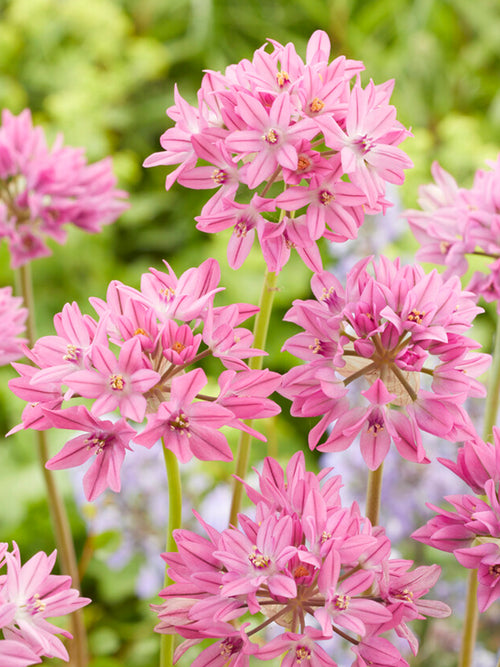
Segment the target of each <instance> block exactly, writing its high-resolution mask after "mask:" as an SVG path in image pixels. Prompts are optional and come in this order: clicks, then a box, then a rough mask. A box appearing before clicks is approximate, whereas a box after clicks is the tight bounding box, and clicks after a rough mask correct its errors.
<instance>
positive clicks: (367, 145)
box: [144, 30, 412, 271]
mask: <svg viewBox="0 0 500 667" xmlns="http://www.w3.org/2000/svg"><path fill="white" fill-rule="evenodd" d="M269 44H270V46H271V48H272V51H271V53H268V52H267V51H266V45H264V46H262V47H261V48H259V49H258V50H257V51H256V52H255V54H254V56H253V59H252V61H249V60H242V61H240V62H239V63H237V64H236V65H231V66H230V67H228V68H227V69H226V71H225V73H224V74H221V73H220V72H214V71H208V72H207V73H206V74H205V76H204V77H203V80H202V84H201V88H200V90H199V92H198V105H197V106H191V105H190V104H188V103H187V102H186V101H185V100H184V99H183V98H182V97H181V95H180V94H179V92H178V91H177V89H176V91H175V104H174V106H173V107H170V108H169V109H168V110H167V113H168V115H169V116H170V118H171V119H172V120H173V121H174V122H175V126H174V127H172V128H170V129H168V130H166V132H165V133H164V134H163V135H162V137H161V145H162V147H163V149H164V150H163V151H161V152H158V153H155V154H153V155H151V156H150V157H148V158H147V159H146V161H145V162H144V165H145V166H147V167H150V166H155V165H178V166H177V167H176V168H175V169H174V170H173V171H172V172H171V173H170V174H169V175H168V176H167V180H166V187H167V189H168V188H170V187H171V185H172V184H173V183H174V182H175V181H176V180H177V181H178V182H179V183H180V184H182V185H184V186H185V187H189V188H194V189H215V190H216V192H215V194H214V195H213V196H212V197H211V199H210V200H209V201H208V202H207V204H206V205H205V206H204V208H203V210H202V212H201V215H200V216H198V217H197V218H196V220H197V223H198V224H197V228H198V229H200V230H202V231H204V232H210V233H213V232H219V231H221V230H224V229H229V228H232V229H233V232H232V236H231V239H230V241H229V246H228V261H229V264H230V265H231V266H232V267H233V268H235V269H237V268H239V267H240V266H241V265H242V264H243V262H244V260H245V259H246V257H247V255H248V253H249V252H250V248H251V246H252V244H253V241H254V238H255V236H256V235H257V237H258V240H259V242H260V245H261V247H262V252H263V255H264V259H265V261H266V264H267V267H268V269H269V270H270V271H279V270H281V268H282V267H283V266H284V265H285V264H286V262H287V261H288V258H289V256H290V248H293V247H294V248H296V250H297V252H298V253H299V254H300V256H301V257H302V259H303V261H304V262H305V263H306V264H307V266H308V267H309V268H311V269H312V270H313V271H320V270H321V269H322V265H321V257H320V254H319V251H318V248H317V245H316V241H317V240H318V239H320V238H321V237H325V238H327V239H329V240H331V241H335V242H340V241H345V240H347V239H352V238H355V237H356V236H357V230H358V228H359V227H360V225H361V224H362V222H363V219H364V215H365V213H377V212H379V211H382V210H385V208H386V207H387V206H389V205H390V203H389V202H388V201H387V200H386V199H385V198H384V194H385V187H386V182H389V183H396V184H400V183H402V182H403V180H404V173H403V172H404V169H407V168H409V167H411V166H412V162H411V160H410V159H409V158H408V156H407V155H406V154H405V153H404V152H403V151H402V150H401V149H400V148H398V147H397V146H398V144H400V143H401V142H402V141H403V139H404V138H405V137H407V136H408V135H409V134H410V133H409V132H408V131H407V130H406V129H405V128H404V127H403V126H402V125H401V123H399V122H398V121H397V120H396V109H395V107H394V106H392V105H391V104H389V99H390V96H391V92H392V88H393V82H392V81H387V82H386V83H384V84H382V85H375V84H374V83H373V82H372V81H370V83H369V84H368V85H367V86H366V87H365V88H363V87H362V86H361V82H360V78H359V73H360V72H361V71H362V70H363V69H364V65H363V63H361V62H359V61H354V60H348V59H346V58H345V57H343V56H341V57H338V58H335V59H334V60H333V61H332V62H330V63H329V58H330V40H329V38H328V35H327V34H326V33H325V32H323V31H321V30H318V31H316V32H315V33H314V34H313V35H312V37H311V38H310V40H309V43H308V46H307V56H306V62H304V61H303V60H302V58H300V56H298V55H297V53H296V51H295V48H294V46H293V44H291V43H289V44H286V46H283V45H281V44H279V43H278V42H275V41H274V40H270V41H269ZM200 163H202V164H200ZM207 163H208V164H207ZM259 186H262V187H261V191H260V193H259V194H257V193H256V189H257V188H258V187H259Z"/></svg>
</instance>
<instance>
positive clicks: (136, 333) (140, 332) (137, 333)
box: [134, 327, 147, 336]
mask: <svg viewBox="0 0 500 667" xmlns="http://www.w3.org/2000/svg"><path fill="white" fill-rule="evenodd" d="M134 336H147V333H146V332H145V331H144V329H141V327H139V328H138V329H136V330H135V331H134Z"/></svg>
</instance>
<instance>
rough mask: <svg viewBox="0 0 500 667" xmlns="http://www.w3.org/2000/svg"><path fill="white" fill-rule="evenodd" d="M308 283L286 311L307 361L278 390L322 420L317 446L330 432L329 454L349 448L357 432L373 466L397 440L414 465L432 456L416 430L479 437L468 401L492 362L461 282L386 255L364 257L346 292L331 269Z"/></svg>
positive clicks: (292, 342) (314, 433) (312, 440)
mask: <svg viewBox="0 0 500 667" xmlns="http://www.w3.org/2000/svg"><path fill="white" fill-rule="evenodd" d="M311 289H312V291H313V293H314V295H315V297H316V299H314V300H313V299H311V300H307V301H300V300H298V301H294V304H293V307H292V308H291V309H290V310H289V311H288V313H287V314H286V316H285V319H286V320H288V321H290V322H294V323H295V324H298V325H299V326H301V327H302V328H303V329H304V332H303V333H298V334H296V335H294V336H292V337H291V338H290V339H289V340H288V341H287V342H286V343H285V346H284V349H285V350H287V351H289V352H291V353H292V354H294V355H295V356H297V357H299V358H301V359H303V360H304V361H305V362H306V363H305V364H303V365H300V366H295V367H294V368H292V369H291V370H290V371H288V373H287V374H286V375H285V377H284V379H283V385H282V388H281V392H282V393H283V394H284V395H285V396H287V397H288V398H290V399H292V401H293V403H292V414H293V415H295V416H302V417H318V416H319V417H321V419H320V420H319V422H318V424H317V425H316V426H314V428H312V429H311V431H310V433H309V446H310V447H311V448H314V447H316V446H318V443H319V441H320V439H321V437H322V436H323V434H325V432H327V436H326V440H325V441H324V442H323V443H322V444H320V445H319V446H318V449H319V450H320V451H326V452H335V451H342V450H344V449H347V447H349V446H350V444H351V443H352V442H353V440H354V439H355V437H356V436H357V435H358V434H360V436H361V439H360V446H361V451H362V454H363V458H364V460H365V462H366V464H367V466H368V467H369V468H370V469H371V470H375V469H376V468H378V467H379V466H380V464H381V463H382V461H383V460H384V458H385V456H386V454H387V452H388V449H389V446H390V444H391V442H393V443H394V444H395V446H396V447H397V449H398V451H399V453H400V454H401V455H402V456H404V457H405V458H407V459H409V460H410V461H415V462H418V463H423V462H428V459H427V458H426V454H425V450H424V447H423V445H422V439H421V434H420V430H423V431H427V432H429V433H432V434H434V435H437V436H439V437H442V438H445V439H448V440H455V441H456V440H463V439H465V438H467V437H472V436H473V435H474V434H475V430H474V427H473V425H472V422H471V420H470V419H469V417H468V415H467V413H466V412H465V410H464V409H463V407H462V405H463V403H464V401H465V399H466V398H467V397H468V396H484V395H485V388H484V386H483V385H482V384H481V383H480V382H479V381H478V380H476V379H475V378H476V377H477V376H479V375H481V374H482V373H483V372H484V371H485V369H486V368H487V366H488V365H489V362H490V358H489V356H488V355H485V354H482V353H479V352H475V351H474V350H475V349H476V348H478V347H480V346H479V344H478V343H475V342H474V341H473V340H472V339H470V338H468V337H466V336H465V335H464V334H465V333H466V332H467V330H468V329H469V327H470V326H471V323H472V320H473V319H474V317H475V316H476V315H477V314H478V313H479V312H481V308H479V307H478V306H476V304H475V298H474V295H473V294H471V293H469V292H464V291H463V290H462V289H461V286H460V282H459V280H458V278H456V277H455V278H450V279H448V280H444V279H443V278H442V276H440V275H439V274H438V273H437V271H432V272H431V273H429V274H425V273H424V271H423V269H422V268H421V267H420V266H401V265H400V263H399V261H397V260H396V261H395V262H392V261H390V260H388V259H387V258H385V257H383V256H382V257H380V259H379V260H378V261H375V260H371V259H370V258H367V259H364V260H361V261H360V262H358V263H357V264H356V265H355V266H354V268H353V269H352V270H351V271H350V272H349V274H348V276H347V279H346V286H345V289H344V287H343V286H342V285H341V283H340V282H339V281H338V280H337V278H335V276H334V275H333V274H331V273H329V272H327V271H324V272H322V273H319V274H316V275H315V276H314V277H313V278H312V280H311Z"/></svg>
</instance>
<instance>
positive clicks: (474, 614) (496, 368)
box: [459, 317, 500, 667]
mask: <svg viewBox="0 0 500 667" xmlns="http://www.w3.org/2000/svg"><path fill="white" fill-rule="evenodd" d="M499 392H500V317H499V318H497V330H496V334H495V347H494V350H493V361H492V363H491V368H490V372H489V379H488V394H487V397H486V408H485V413H484V424H483V439H484V440H491V438H492V435H493V425H494V424H495V422H496V418H497V413H498V402H499ZM478 616H479V611H478V607H477V570H471V571H470V573H469V582H468V586H467V602H466V607H465V619H464V629H463V633H462V649H461V651H460V662H459V667H471V665H472V656H473V653H474V646H475V643H476V635H477V626H478Z"/></svg>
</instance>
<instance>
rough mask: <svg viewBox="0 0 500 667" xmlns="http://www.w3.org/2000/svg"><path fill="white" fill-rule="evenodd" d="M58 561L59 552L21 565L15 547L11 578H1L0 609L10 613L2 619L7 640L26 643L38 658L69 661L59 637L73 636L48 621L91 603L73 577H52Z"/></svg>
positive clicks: (8, 556)
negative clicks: (76, 588)
mask: <svg viewBox="0 0 500 667" xmlns="http://www.w3.org/2000/svg"><path fill="white" fill-rule="evenodd" d="M55 560H56V552H55V551H54V552H52V554H51V555H50V556H47V555H46V554H45V553H44V552H43V551H40V552H38V553H37V554H35V555H34V556H33V557H32V558H30V559H29V560H28V561H27V562H26V563H25V564H24V565H21V558H20V555H19V549H18V547H17V545H16V544H15V543H14V548H13V551H12V553H10V552H8V553H6V554H5V563H6V565H7V574H4V575H2V576H1V577H0V606H1V607H3V609H4V610H7V611H5V612H4V614H3V615H2V627H3V632H4V635H5V636H6V638H7V639H9V640H16V641H19V642H22V643H23V644H24V645H25V646H27V647H28V648H29V649H31V650H32V651H34V652H35V653H36V654H37V655H40V656H41V655H44V656H47V657H50V658H53V657H56V658H61V659H62V660H68V652H67V650H66V648H65V647H64V645H63V643H62V642H61V640H60V639H59V638H58V637H56V634H61V635H63V636H64V637H69V638H71V634H70V633H69V632H68V631H66V630H63V629H62V628H59V627H57V626H56V625H53V624H52V623H50V622H49V621H48V620H47V619H48V618H51V617H56V616H63V615H65V614H69V613H71V612H72V611H75V610H76V609H80V607H83V606H85V605H86V604H88V603H89V602H90V600H89V599H88V598H82V597H80V596H79V593H78V591H77V590H75V589H74V588H70V586H71V578H70V577H66V576H61V575H54V574H51V573H50V572H51V570H52V568H53V567H54V563H55ZM7 648H9V647H7ZM0 651H1V649H0ZM24 653H26V652H24ZM22 654H23V652H22V651H21V652H20V656H19V657H21V656H22ZM34 662H39V661H38V660H35V661H34ZM13 664H14V665H16V667H17V666H18V663H15V662H14V663H13ZM19 664H30V663H19Z"/></svg>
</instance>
